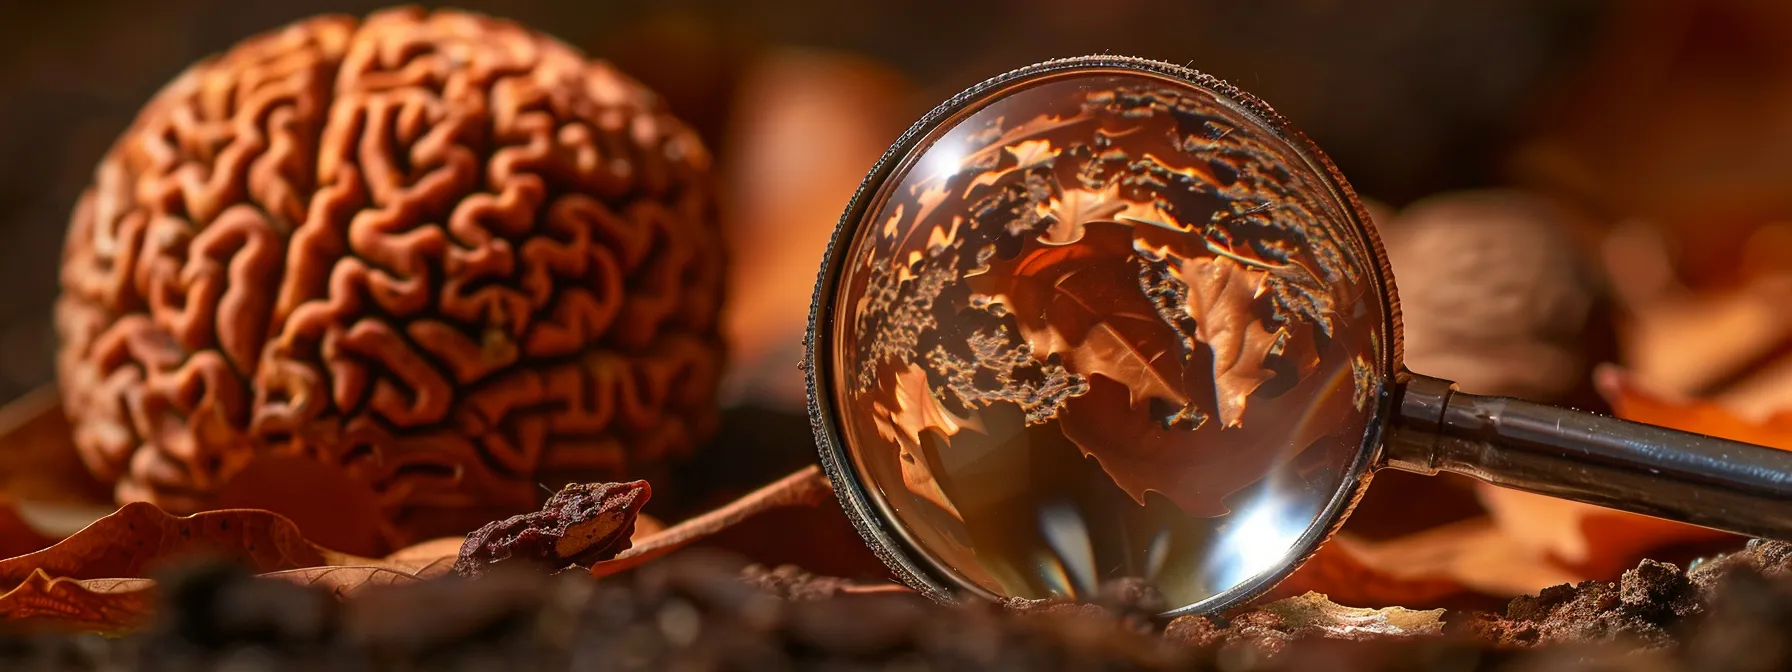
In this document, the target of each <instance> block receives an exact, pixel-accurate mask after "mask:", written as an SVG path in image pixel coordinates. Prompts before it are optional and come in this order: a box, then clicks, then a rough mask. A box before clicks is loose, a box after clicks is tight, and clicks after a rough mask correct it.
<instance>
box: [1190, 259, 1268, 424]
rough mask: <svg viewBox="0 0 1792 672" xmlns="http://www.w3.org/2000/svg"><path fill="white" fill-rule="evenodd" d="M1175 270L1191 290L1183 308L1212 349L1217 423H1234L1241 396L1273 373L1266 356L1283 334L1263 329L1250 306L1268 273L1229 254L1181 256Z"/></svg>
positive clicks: (1241, 406) (1241, 410) (1241, 407)
mask: <svg viewBox="0 0 1792 672" xmlns="http://www.w3.org/2000/svg"><path fill="white" fill-rule="evenodd" d="M1176 275H1177V277H1180V278H1181V279H1182V281H1183V282H1184V283H1187V285H1188V287H1189V290H1190V291H1189V294H1188V305H1187V307H1186V310H1187V311H1188V315H1189V317H1191V318H1194V320H1195V337H1196V338H1198V339H1200V340H1201V342H1202V343H1206V344H1207V345H1208V347H1210V348H1212V349H1213V385H1214V392H1215V396H1216V400H1217V402H1218V405H1219V409H1218V410H1219V415H1220V423H1221V424H1222V425H1223V426H1225V427H1237V426H1238V425H1239V424H1240V420H1241V419H1242V418H1243V417H1244V405H1245V399H1246V398H1248V397H1250V396H1251V393H1252V392H1255V391H1257V387H1258V386H1260V385H1262V384H1263V381H1266V380H1269V378H1270V377H1271V376H1273V375H1275V372H1273V371H1271V370H1269V369H1268V368H1267V367H1265V366H1264V360H1266V359H1268V358H1269V355H1270V352H1271V351H1272V350H1274V349H1275V348H1276V344H1277V343H1278V342H1280V341H1281V340H1282V339H1284V338H1286V337H1287V332H1286V331H1283V330H1281V329H1278V330H1276V331H1275V332H1274V333H1271V332H1270V331H1269V330H1267V329H1264V328H1263V322H1262V320H1259V319H1257V317H1256V315H1255V314H1254V313H1255V311H1254V310H1253V309H1252V307H1251V306H1252V304H1253V303H1254V302H1255V301H1256V300H1257V297H1258V296H1260V295H1262V294H1263V283H1264V281H1265V280H1267V279H1269V274H1268V273H1265V272H1263V271H1261V270H1256V269H1248V268H1245V267H1244V266H1243V265H1241V264H1239V263H1238V262H1237V261H1234V260H1232V259H1231V258H1229V257H1212V258H1200V259H1186V260H1183V262H1182V264H1181V266H1180V268H1178V269H1177V273H1176Z"/></svg>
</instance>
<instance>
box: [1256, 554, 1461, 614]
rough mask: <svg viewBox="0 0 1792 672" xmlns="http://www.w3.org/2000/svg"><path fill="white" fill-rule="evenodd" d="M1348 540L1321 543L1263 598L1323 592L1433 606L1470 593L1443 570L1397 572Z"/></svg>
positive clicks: (1346, 598)
mask: <svg viewBox="0 0 1792 672" xmlns="http://www.w3.org/2000/svg"><path fill="white" fill-rule="evenodd" d="M1345 541H1346V540H1343V539H1334V540H1333V541H1332V542H1331V543H1328V544H1325V545H1324V546H1320V547H1319V551H1318V552H1316V553H1314V554H1313V557H1312V558H1310V559H1308V560H1307V562H1306V564H1303V565H1301V567H1300V569H1298V570H1295V572H1294V574H1293V575H1291V576H1289V577H1288V578H1287V579H1285V580H1283V581H1282V582H1281V583H1279V584H1277V585H1276V587H1275V588H1274V589H1273V590H1271V591H1270V592H1269V593H1268V594H1267V595H1265V596H1264V597H1263V598H1261V599H1263V600H1284V599H1291V598H1292V597H1294V596H1299V595H1302V594H1310V593H1314V592H1323V593H1326V594H1327V595H1330V596H1331V597H1332V599H1336V600H1339V601H1341V602H1343V603H1345V604H1403V605H1429V604H1438V603H1441V602H1446V601H1448V600H1450V599H1452V598H1455V597H1457V596H1460V595H1462V594H1463V593H1466V592H1469V589H1468V588H1467V587H1466V586H1464V585H1463V584H1462V583H1461V582H1459V581H1457V580H1455V579H1454V578H1451V577H1449V576H1447V575H1445V574H1443V573H1441V572H1414V573H1403V574H1399V575H1396V574H1394V573H1392V572H1390V571H1387V570H1385V569H1382V568H1381V567H1380V566H1379V565H1378V564H1372V563H1371V561H1370V560H1368V559H1367V558H1365V556H1364V553H1362V552H1361V551H1360V550H1358V549H1357V548H1355V547H1353V546H1352V545H1351V544H1349V543H1340V542H1345Z"/></svg>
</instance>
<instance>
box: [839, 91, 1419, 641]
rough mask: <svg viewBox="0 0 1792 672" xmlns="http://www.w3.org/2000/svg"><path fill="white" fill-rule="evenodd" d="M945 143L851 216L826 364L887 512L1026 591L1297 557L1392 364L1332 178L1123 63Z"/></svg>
mask: <svg viewBox="0 0 1792 672" xmlns="http://www.w3.org/2000/svg"><path fill="white" fill-rule="evenodd" d="M918 147H919V148H920V149H918V150H917V152H918V153H917V154H914V155H911V156H909V157H907V159H906V163H904V164H903V166H904V167H905V168H903V169H899V170H898V172H897V174H896V175H894V176H893V177H891V178H890V179H889V180H888V181H887V182H885V183H884V184H883V185H882V187H881V191H880V192H878V194H877V195H876V197H875V200H873V201H871V202H870V207H869V208H868V209H867V210H866V211H865V212H866V214H865V216H864V217H863V218H862V219H861V220H860V221H859V222H858V225H857V229H856V230H854V231H851V232H849V235H850V245H849V246H848V247H846V248H845V249H844V255H845V256H844V259H843V260H842V264H841V265H840V268H841V269H842V270H841V271H840V273H841V274H840V276H839V277H838V278H837V279H836V284H835V292H836V293H835V294H834V299H833V302H832V304H831V307H830V309H831V310H832V318H831V319H832V321H831V324H830V326H829V327H827V328H830V329H831V332H829V333H828V336H829V338H828V339H827V340H826V342H825V343H826V345H825V346H824V347H825V351H824V353H823V355H822V356H824V357H826V358H827V366H828V371H829V374H828V375H829V379H828V388H829V389H827V392H826V393H827V394H829V395H830V401H831V402H832V404H833V406H834V408H835V409H836V416H835V417H836V419H837V421H838V423H839V431H840V434H841V437H842V440H843V441H844V443H845V444H846V448H847V450H848V453H849V454H850V456H851V462H852V468H853V469H854V470H855V471H856V473H857V474H858V477H859V478H860V480H861V482H862V483H863V484H864V485H866V488H865V489H866V490H867V491H868V492H869V494H870V495H871V497H872V499H873V500H874V504H875V505H876V506H877V507H878V508H879V510H880V511H882V514H883V516H884V517H885V518H886V521H885V522H886V523H888V526H889V527H892V528H894V529H896V530H897V531H898V533H899V534H900V535H902V536H903V537H904V538H905V539H906V541H907V542H908V543H909V545H911V546H912V547H913V548H914V549H915V550H916V551H917V552H918V554H919V555H921V556H922V557H921V558H920V559H921V560H923V561H924V562H927V563H929V564H930V565H932V566H933V567H934V568H935V569H936V570H938V572H939V573H941V574H944V575H947V576H949V577H952V578H953V579H954V580H955V581H958V582H961V583H963V584H964V585H967V586H974V587H977V588H980V589H982V590H985V591H988V592H990V593H994V594H996V595H1000V596H1004V597H1022V598H1044V597H1052V596H1066V597H1089V596H1090V595H1091V594H1092V593H1094V592H1096V591H1098V590H1100V589H1101V586H1102V585H1104V584H1105V583H1107V582H1110V581H1114V580H1117V579H1140V578H1142V579H1146V580H1148V581H1150V582H1152V583H1153V584H1155V585H1156V587H1157V588H1158V589H1159V591H1161V592H1162V593H1163V594H1164V596H1165V597H1166V598H1167V599H1168V600H1169V602H1170V603H1171V605H1172V607H1179V606H1185V605H1190V604H1194V603H1197V602H1200V601H1201V600H1204V599H1207V598H1209V597H1212V596H1214V595H1217V594H1220V593H1222V592H1225V591H1227V590H1230V589H1232V588H1235V587H1237V586H1239V585H1241V584H1243V583H1245V582H1248V581H1250V580H1251V579H1252V578H1253V577H1256V576H1258V575H1260V574H1263V573H1264V572H1266V571H1270V570H1272V569H1274V568H1276V567H1278V566H1280V565H1281V564H1282V563H1284V562H1285V561H1286V560H1287V559H1288V556H1289V554H1290V553H1291V552H1294V549H1293V547H1294V546H1295V545H1296V543H1297V542H1298V541H1299V540H1300V539H1301V538H1302V537H1303V535H1305V534H1306V533H1307V532H1308V531H1309V529H1311V528H1312V527H1313V526H1314V525H1315V524H1316V523H1317V521H1321V520H1322V519H1324V518H1326V517H1327V515H1328V513H1329V512H1330V508H1329V507H1331V506H1333V500H1334V496H1335V495H1336V494H1337V493H1338V492H1339V491H1340V489H1341V488H1342V487H1343V486H1344V484H1345V479H1347V478H1354V474H1353V473H1352V471H1351V470H1352V466H1353V465H1355V464H1357V461H1358V457H1359V454H1360V451H1361V448H1362V446H1363V442H1364V437H1365V434H1366V432H1367V429H1368V421H1369V418H1370V417H1371V416H1372V415H1373V413H1374V412H1375V408H1374V404H1375V403H1376V402H1375V401H1374V400H1375V399H1377V398H1378V395H1379V393H1380V390H1381V386H1382V381H1381V379H1380V376H1381V370H1382V367H1383V366H1384V365H1382V364H1380V363H1381V362H1384V361H1385V356H1384V355H1383V354H1382V338H1383V336H1382V334H1381V331H1382V330H1383V328H1384V324H1385V322H1386V317H1385V314H1384V309H1383V306H1381V305H1380V304H1379V303H1378V301H1379V298H1378V297H1380V296H1381V295H1380V293H1379V291H1368V290H1369V289H1370V287H1371V286H1372V285H1371V283H1373V282H1374V280H1373V278H1372V273H1371V272H1370V271H1369V270H1368V269H1369V268H1370V266H1369V265H1368V264H1367V263H1366V262H1365V259H1367V258H1368V252H1367V251H1366V250H1365V249H1363V248H1362V247H1361V245H1362V243H1361V241H1360V240H1359V238H1357V237H1356V235H1355V233H1354V232H1355V229H1354V228H1353V227H1354V226H1356V225H1355V222H1354V217H1355V215H1354V213H1353V211H1352V210H1351V208H1350V207H1349V206H1347V205H1346V204H1345V203H1343V202H1342V201H1341V200H1340V198H1339V197H1338V196H1337V195H1336V192H1335V191H1334V190H1333V189H1332V188H1331V187H1330V183H1329V182H1328V181H1327V180H1326V179H1325V177H1323V175H1322V173H1321V172H1320V171H1319V170H1317V169H1315V168H1314V167H1313V166H1312V164H1311V163H1309V162H1308V161H1307V160H1306V159H1305V158H1303V157H1302V156H1301V155H1300V154H1299V153H1297V152H1296V151H1294V150H1293V149H1292V148H1291V147H1289V146H1288V145H1287V144H1286V143H1285V142H1284V141H1283V140H1282V139H1280V138H1279V137H1277V136H1276V135H1275V134H1273V133H1271V132H1269V131H1267V130H1266V129H1264V128H1263V127H1262V126H1261V125H1260V124H1259V123H1258V122H1257V121H1256V120H1255V118H1253V117H1251V116H1249V115H1247V114H1245V113H1242V112H1240V111H1238V109H1237V108H1235V107H1234V106H1232V105H1230V104H1228V103H1226V102H1223V101H1221V100H1219V99H1217V98H1215V96H1214V94H1212V93H1210V92H1208V91H1206V90H1204V89H1200V88H1196V87H1193V86H1189V85H1187V84H1184V83H1181V82H1179V81H1176V80H1171V79H1168V78H1162V77H1158V76H1155V75H1150V74H1145V73H1136V72H1122V71H1117V70H1102V71H1085V72H1081V73H1076V74H1074V75H1068V76H1051V77H1044V78H1039V79H1036V80H1034V81H1031V82H1027V83H1023V84H1019V85H1015V86H1011V87H1008V88H1006V89H1003V90H1000V91H999V92H997V93H996V94H995V95H993V96H992V97H991V98H990V99H989V100H988V101H987V102H986V103H984V104H982V105H980V106H976V107H973V108H971V109H970V110H969V111H968V112H966V113H962V114H961V115H960V116H958V117H956V118H952V119H949V120H948V121H947V122H946V123H944V124H942V125H940V126H939V127H938V128H937V129H935V130H934V131H933V132H932V135H931V136H928V137H927V138H926V139H925V140H924V141H923V142H922V143H921V144H920V145H918ZM1364 297H1368V298H1364Z"/></svg>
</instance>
